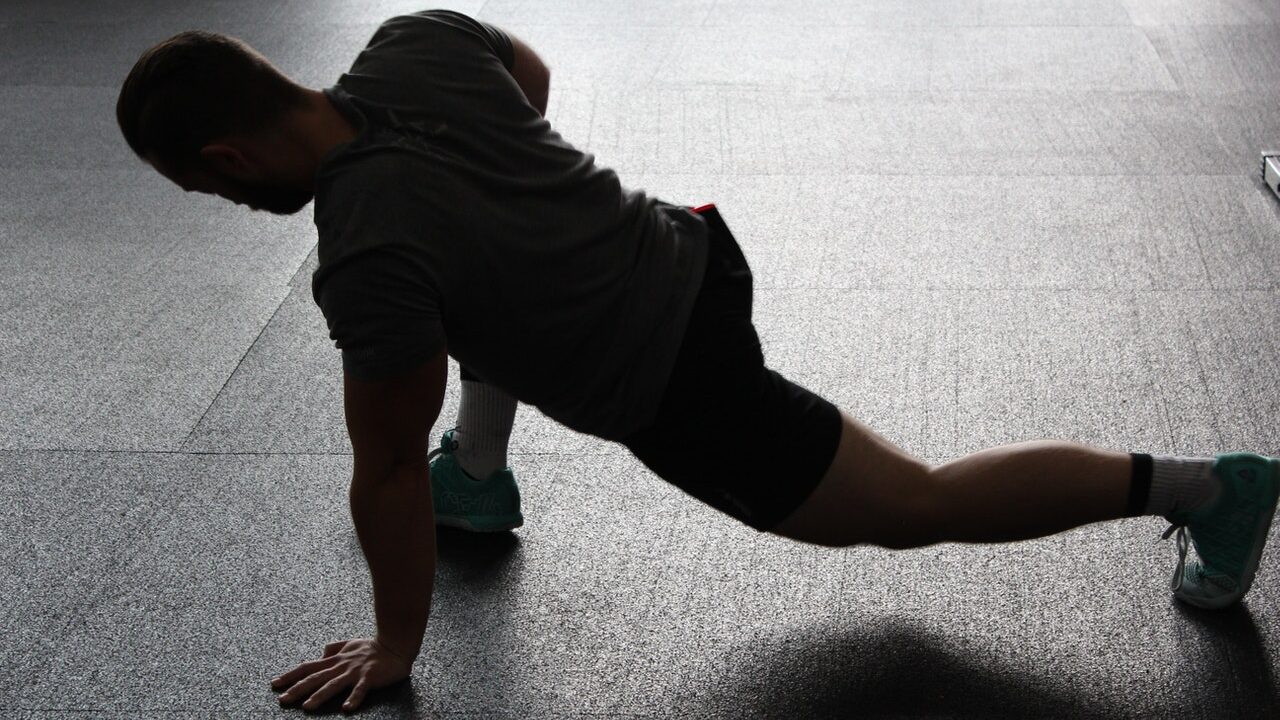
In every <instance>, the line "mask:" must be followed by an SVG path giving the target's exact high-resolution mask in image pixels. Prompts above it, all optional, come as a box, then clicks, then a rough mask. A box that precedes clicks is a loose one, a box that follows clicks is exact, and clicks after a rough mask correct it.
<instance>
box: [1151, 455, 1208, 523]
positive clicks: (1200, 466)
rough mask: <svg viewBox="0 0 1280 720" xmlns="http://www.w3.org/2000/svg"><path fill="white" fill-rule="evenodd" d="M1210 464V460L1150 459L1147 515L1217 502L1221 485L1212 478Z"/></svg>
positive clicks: (1167, 457)
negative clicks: (1149, 490)
mask: <svg viewBox="0 0 1280 720" xmlns="http://www.w3.org/2000/svg"><path fill="white" fill-rule="evenodd" d="M1213 463H1214V460H1213V458H1182V457H1171V456H1160V455H1152V456H1151V494H1150V495H1148V496H1147V507H1146V510H1145V512H1146V514H1148V515H1169V514H1172V513H1175V512H1179V513H1180V512H1186V511H1187V510H1194V509H1195V508H1198V507H1201V506H1203V505H1207V504H1209V503H1211V502H1213V501H1215V500H1217V499H1218V495H1220V494H1221V492H1222V483H1221V482H1219V480H1218V478H1217V476H1216V475H1214V474H1213Z"/></svg>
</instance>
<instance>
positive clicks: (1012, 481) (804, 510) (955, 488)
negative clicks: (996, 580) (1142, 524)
mask: <svg viewBox="0 0 1280 720" xmlns="http://www.w3.org/2000/svg"><path fill="white" fill-rule="evenodd" d="M843 419H844V428H843V431H842V434H841V438H840V446H839V449H838V450H837V451H836V457H835V460H834V461H833V463H832V465H831V468H830V469H829V470H828V471H827V474H826V476H825V477H824V478H823V479H822V482H821V483H820V484H819V485H818V487H817V489H816V490H815V491H814V493H813V494H812V495H811V496H810V497H809V498H808V499H807V500H806V501H805V503H804V504H803V505H801V506H800V508H798V509H797V510H796V511H795V512H794V513H792V515H791V516H789V517H788V518H786V519H785V520H783V521H782V522H781V523H780V524H779V525H778V526H776V527H775V528H773V530H772V532H774V533H777V534H779V535H782V536H785V537H790V538H793V539H796V540H801V541H804V542H812V543H817V544H822V545H832V546H844V545H854V544H859V543H872V544H876V545H883V546H885V547H891V548H910V547H919V546H923V545H930V544H933V543H937V542H948V541H957V542H1007V541H1011V540H1022V539H1027V538H1034V537H1041V536H1044V535H1051V534H1054V533H1057V532H1061V531H1063V530H1067V529H1070V528H1073V527H1077V526H1079V525H1084V524H1087V523H1092V522H1098V521H1101V520H1110V519H1115V518H1121V517H1125V505H1126V500H1127V497H1128V492H1129V483H1130V480H1131V477H1132V459H1131V456H1130V455H1129V454H1128V453H1122V452H1114V451H1109V450H1101V449H1096V448H1090V447H1088V446H1085V445H1079V444H1075V443H1068V442H1059V441H1051V440H1039V441H1033V442H1024V443H1017V444H1014V445H1006V446H1004V447H999V448H992V449H989V450H983V451H981V452H978V453H974V454H972V455H969V456H967V457H963V458H960V459H958V460H955V461H952V462H949V463H947V464H945V465H941V466H936V467H935V466H930V465H928V464H927V463H925V462H923V461H921V460H918V459H916V458H914V457H912V456H910V455H908V454H907V453H905V452H903V451H902V450H901V449H899V448H898V447H896V446H894V445H893V444H892V443H890V442H889V441H888V440H886V439H885V438H883V437H882V436H880V435H879V434H877V433H876V432H875V431H873V430H872V429H871V428H869V427H867V426H866V425H865V424H863V423H861V422H859V421H857V420H855V419H853V418H852V417H849V416H848V415H843Z"/></svg>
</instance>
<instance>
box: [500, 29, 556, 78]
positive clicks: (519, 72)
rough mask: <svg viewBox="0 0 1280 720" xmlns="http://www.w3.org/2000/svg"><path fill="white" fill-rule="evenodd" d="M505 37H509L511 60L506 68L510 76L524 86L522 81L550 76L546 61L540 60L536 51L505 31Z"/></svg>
mask: <svg viewBox="0 0 1280 720" xmlns="http://www.w3.org/2000/svg"><path fill="white" fill-rule="evenodd" d="M507 37H509V38H511V49H512V61H511V67H509V68H507V69H508V70H510V71H511V75H512V77H514V78H515V79H516V82H518V83H520V86H521V87H524V81H523V80H522V79H521V78H525V79H528V80H538V79H544V78H548V77H550V76H551V71H550V70H548V69H547V66H546V63H544V62H542V58H540V57H538V53H536V52H534V51H533V48H531V47H529V46H528V45H527V44H525V42H524V41H523V40H521V39H520V38H518V37H516V36H515V35H512V34H511V33H507Z"/></svg>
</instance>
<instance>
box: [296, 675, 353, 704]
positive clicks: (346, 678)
mask: <svg viewBox="0 0 1280 720" xmlns="http://www.w3.org/2000/svg"><path fill="white" fill-rule="evenodd" d="M351 682H352V678H351V672H350V671H348V672H344V673H340V674H339V675H337V676H336V677H334V678H332V679H331V680H329V682H327V683H325V684H324V685H323V686H321V687H320V689H319V690H317V691H315V692H313V693H311V697H309V698H307V701H306V702H304V703H302V709H303V710H315V709H316V708H318V707H320V706H321V705H323V704H325V701H327V700H328V699H329V698H331V697H333V696H334V695H336V694H337V692H338V691H339V690H341V689H343V688H345V687H347V686H349V685H351Z"/></svg>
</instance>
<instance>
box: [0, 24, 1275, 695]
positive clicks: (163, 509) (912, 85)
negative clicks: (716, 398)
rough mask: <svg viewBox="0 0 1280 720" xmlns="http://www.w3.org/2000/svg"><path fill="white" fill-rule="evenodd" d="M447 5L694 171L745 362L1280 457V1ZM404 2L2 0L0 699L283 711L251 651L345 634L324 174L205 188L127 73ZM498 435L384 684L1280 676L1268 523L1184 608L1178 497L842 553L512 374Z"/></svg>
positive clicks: (733, 690) (555, 99) (1233, 691)
mask: <svg viewBox="0 0 1280 720" xmlns="http://www.w3.org/2000/svg"><path fill="white" fill-rule="evenodd" d="M447 7H451V8H453V9H457V10H461V11H463V12H466V13H469V14H472V15H474V16H477V17H480V18H482V19H485V20H488V21H490V22H493V23H495V24H498V25H500V26H502V27H505V28H507V29H508V30H510V31H511V32H512V33H514V34H516V35H517V36H519V37H521V38H523V39H525V40H527V41H528V42H529V43H530V44H532V45H533V46H534V47H535V48H536V49H537V50H538V51H539V53H540V54H542V55H543V57H544V58H545V59H546V61H547V63H548V65H549V66H550V67H551V68H552V75H553V80H552V90H551V97H550V104H549V108H548V116H549V119H550V120H551V122H552V123H553V125H554V126H555V127H556V128H557V129H558V130H560V132H561V133H562V134H563V135H564V136H565V137H566V138H567V139H568V140H570V141H571V142H573V143H574V144H575V145H577V146H579V147H582V148H583V149H585V150H588V151H590V152H593V153H595V154H596V158H597V161H598V162H600V163H601V164H604V165H608V166H611V167H614V168H616V169H617V170H618V172H619V174H620V175H621V176H622V178H623V182H624V184H626V185H628V186H631V187H642V188H644V189H646V190H648V191H649V192H651V193H653V194H655V195H657V196H659V197H662V198H663V199H667V200H670V201H673V202H681V203H687V204H698V203H703V202H716V203H717V204H718V205H719V207H720V209H721V211H722V213H723V215H724V217H725V218H726V220H727V221H728V223H729V225H730V227H731V228H732V229H733V230H734V233H735V234H736V236H737V238H738V240H739V242H740V243H741V244H742V246H743V248H744V250H745V251H746V254H747V257H748V258H749V259H750V261H751V264H752V266H753V269H754V271H755V274H756V278H757V281H756V282H757V295H756V317H757V325H758V327H759V330H760V334H761V336H762V338H763V342H764V345H765V351H766V356H767V357H768V359H769V362H770V363H771V365H773V366H774V367H776V368H778V369H779V370H781V371H782V372H784V373H785V374H787V375H788V376H790V377H792V378H793V379H795V380H796V381H798V382H800V383H802V384H804V385H807V386H808V387H811V388H812V389H814V390H816V391H818V392H820V393H822V394H824V395H825V396H827V397H829V398H830V399H832V400H833V401H835V402H836V403H837V404H839V405H840V406H841V407H843V408H844V409H846V410H848V411H849V412H851V413H852V414H854V415H855V416H857V417H859V418H860V419H862V420H863V421H865V422H867V423H868V424H870V425H871V426H872V427H874V428H876V429H877V430H878V431H879V432H881V433H882V434H884V435H885V436H886V437H888V438H890V439H891V440H893V441H895V442H897V443H899V444H900V445H902V446H903V447H904V448H906V449H907V450H909V451H911V452H913V453H915V454H917V455H918V456H920V457H922V458H924V459H926V460H928V461H930V462H934V463H941V462H945V461H946V460H949V459H952V458H955V457H958V456H960V455H963V454H967V453H970V452H973V451H976V450H979V449H982V448H984V447H988V446H992V445H998V444H1004V443H1010V442H1017V441H1022V440H1031V439H1039V438H1057V439H1063V440H1074V441H1079V442H1087V443H1091V444H1097V445H1101V446H1105V447H1109V448H1112V449H1116V450H1123V451H1145V452H1152V453H1176V454H1187V455H1209V454H1214V453H1217V452H1222V451H1228V450H1251V451H1255V452H1261V453H1265V454H1270V455H1280V438H1278V437H1277V432H1276V417H1277V410H1278V409H1280V407H1278V406H1280V386H1278V383H1280V380H1278V378H1280V334H1278V333H1277V332H1276V328H1277V325H1280V295H1278V294H1277V289H1278V288H1280V283H1278V282H1277V280H1276V270H1275V268H1277V267H1280V202H1277V200H1276V199H1275V198H1274V197H1271V196H1270V194H1269V193H1268V192H1267V191H1266V189H1265V188H1264V186H1263V185H1262V184H1261V182H1260V180H1259V178H1258V153H1259V151H1261V150H1263V149H1266V148H1267V146H1269V145H1271V146H1280V112H1278V110H1280V86H1278V85H1277V84H1276V78H1277V77H1280V75H1278V74H1277V70H1276V68H1277V67H1278V66H1280V4H1278V3H1276V2H1275V0H1231V1H1229V2H1223V1H1220V0H1057V1H1055V2H1052V3H1050V2H1037V1H1035V0H1026V1H1025V2H1018V1H1016V0H946V1H943V0H920V1H914V0H913V1H907V0H902V1H899V0H848V1H845V2H840V1H836V0H828V1H826V2H819V1H817V0H811V1H809V2H783V1H780V0H750V1H745V0H744V1H742V2H724V1H722V2H716V1H714V0H655V1H653V2H646V3H630V2H617V1H612V2H595V1H589V0H540V1H538V2H533V1H531V0H530V1H523V0H489V1H488V2H484V1H483V0H473V1H470V2H456V3H450V4H449V5H447ZM417 9H421V6H419V5H418V4H416V3H410V2H407V1H404V0H377V1H376V2H354V1H351V2H339V1H338V0H312V1H304V0H292V1H289V2H270V3H268V2H258V1H256V0H222V1H220V2H216V3H205V2H193V1H191V0H187V1H184V2H171V1H168V0H148V1H138V2H125V1H124V0H122V1H121V2H112V3H90V2H74V1H72V0H53V1H50V0H39V1H37V0H6V2H4V3H3V4H0V252H3V262H2V263H0V308H3V313H4V315H3V322H0V367H2V368H3V373H2V374H0V397H2V398H3V402H0V520H3V526H4V528H5V529H4V531H3V533H0V554H2V556H3V561H2V562H0V613H2V614H3V619H4V627H5V628H6V629H7V631H8V632H7V637H6V638H5V642H3V643H0V708H3V710H0V714H3V715H4V716H5V717H16V718H19V719H20V720H34V719H36V718H40V719H44V718H64V717H65V718H84V717H107V718H138V717H143V718H153V717H154V718H161V717H163V718H172V717H217V718H223V717H231V718H240V717H246V718H248V717H253V718H259V717H261V718H267V717H281V716H290V717H292V716H300V715H302V712H301V711H300V710H295V709H288V710H281V709H279V708H278V707H276V704H275V700H274V696H273V694H272V693H271V692H270V691H269V689H268V687H267V682H268V680H269V678H270V677H272V676H273V675H274V674H276V673H278V672H280V671H281V670H284V669H287V668H290V667H292V666H293V664H295V663H296V662H298V661H300V660H302V659H304V658H307V657H309V656H311V655H312V654H314V653H316V652H317V651H318V650H319V648H320V647H321V645H322V644H323V643H325V642H328V641H330V640H333V639H337V638H341V637H348V636H351V635H358V634H364V633H366V632H368V631H369V629H370V620H371V612H370V605H369V598H370V591H369V582H368V577H367V574H366V571H365V568H364V565H363V559H362V556H361V554H360V551H359V548H358V545H357V543H356V539H355V536H354V532H353V530H352V527H351V521H350V518H349V516H348V513H347V509H346V483H347V480H348V478H349V473H350V470H351V455H350V449H349V445H348V443H347V437H346V430H345V426H344V424H343V417H342V405H341V396H340V392H339V391H340V386H341V372H340V360H339V356H338V353H337V351H336V350H335V349H334V348H333V347H332V344H331V342H330V341H329V340H328V338H327V333H326V329H325V325H324V320H323V318H322V316H321V315H320V312H319V310H318V309H317V308H316V307H315V305H314V304H313V302H312V299H311V295H310V287H309V280H310V272H311V270H312V269H313V268H314V265H315V256H314V247H315V241H316V238H315V231H314V227H313V225H312V221H311V217H310V212H309V210H307V211H304V212H302V213H299V214H298V215H296V216H292V217H288V218H278V217H269V216H260V214H251V213H248V212H247V211H242V210H241V209H240V208H237V207H234V206H230V205H229V204H227V203H224V202H222V201H218V200H216V199H213V198H209V197H205V196H184V194H183V193H181V192H180V191H179V190H178V189H177V188H175V187H172V186H170V185H168V184H167V183H166V182H165V181H164V180H163V179H162V178H161V177H159V176H158V175H156V174H154V173H153V172H151V171H150V169H149V168H147V167H145V166H143V165H142V164H140V163H139V161H137V160H136V158H134V157H132V156H131V155H130V153H129V151H128V148H127V147H126V145H125V144H124V142H123V140H122V139H121V138H120V136H119V131H118V129H117V127H116V124H115V118H114V112H113V109H114V103H115V98H116V95H117V92H118V87H119V83H120V81H121V80H122V79H123V78H124V76H125V74H126V73H127V72H128V69H129V67H130V66H131V64H132V63H133V61H134V59H136V57H137V55H138V54H139V53H140V52H141V51H142V50H143V49H145V48H146V47H148V46H149V45H150V44H152V43H154V42H156V41H158V40H160V39H163V38H164V37H167V36H168V35H170V34H172V33H174V32H177V31H179V30H182V29H187V28H191V27H197V28H204V29H212V30H219V31H222V32H227V33H230V34H234V35H237V36H239V37H242V38H244V39H245V40H247V41H248V42H250V43H251V44H252V45H254V46H255V47H257V48H259V49H260V50H261V51H263V52H264V53H265V54H266V55H267V56H268V57H270V58H272V59H273V60H275V61H276V62H277V63H278V64H279V65H280V66H281V67H282V68H283V69H284V70H285V71H286V72H288V73H289V74H291V75H293V76H294V77H296V78H297V79H298V80H299V81H300V82H303V83H304V84H307V85H309V86H311V87H322V86H327V85H329V84H332V82H333V81H334V80H336V78H337V76H338V75H339V74H340V73H341V72H342V71H343V70H345V69H346V67H347V66H348V64H349V62H350V60H351V58H352V57H353V56H354V54H355V53H356V51H357V50H359V48H360V47H362V45H363V43H364V42H365V41H366V40H367V38H368V37H369V36H370V35H371V33H372V32H373V29H374V28H375V27H376V26H377V24H378V23H379V22H380V21H381V20H383V19H385V18H386V17H389V16H391V15H393V14H396V13H398V12H405V11H412V10H417ZM451 372H456V368H454V369H453V370H452V371H451ZM451 378H456V375H451ZM457 401H458V395H457V387H456V382H451V386H450V388H449V392H448V396H447V398H446V404H445V409H444V413H443V415H442V418H444V420H443V421H442V422H451V421H452V418H453V413H454V412H455V410H456V406H457ZM786 451H787V449H786V448H785V447H778V448H761V452H786ZM512 464H513V466H514V467H515V470H516V473H517V477H518V478H519V479H520V484H521V489H522V492H523V494H524V512H525V515H526V518H527V523H526V525H525V526H524V527H522V528H520V529H519V530H517V531H515V532H514V533H508V534H502V535H499V536H496V537H493V536H487V537H481V536H474V535H469V534H466V533H461V532H457V531H449V530H442V531H441V533H440V544H439V555H440V568H439V572H438V578H437V590H436V596H435V604H434V612H433V615H432V618H431V625H430V628H429V632H428V636H427V641H426V645H425V647H424V650H423V654H422V656H421V658H420V659H419V661H418V663H417V666H416V670H415V672H414V675H413V677H412V680H411V682H410V683H407V684H402V685H400V686H398V687H396V688H393V689H389V690H387V691H384V692H381V693H379V694H377V695H376V696H375V698H374V699H375V702H374V704H373V705H372V707H371V709H370V710H369V711H368V712H367V716H369V717H378V718H399V717H441V718H458V717H475V718H525V717H539V718H582V717H602V718H604V717H607V718H623V717H636V718H650V717H653V718H695V717H697V718H726V719H728V718H756V717H760V718H765V717H768V718H784V717H785V718H810V717H813V718H819V717H821V718H826V717H854V716H863V715H867V716H879V717H917V716H929V717H951V716H954V717H988V716H1008V717H1026V716H1045V717H1141V718H1149V717H1178V718H1218V717H1230V718H1243V717H1276V716H1278V715H1280V702H1277V692H1276V681H1275V679H1274V677H1273V675H1274V674H1275V673H1276V671H1277V668H1278V666H1280V653H1278V651H1277V642H1280V639H1278V638H1277V631H1278V630H1280V562H1277V561H1276V557H1275V555H1274V553H1271V554H1269V555H1268V556H1266V557H1265V558H1264V562H1263V566H1262V568H1261V570H1260V572H1259V575H1258V578H1257V581H1256V585H1255V587H1254V590H1253V592H1252V593H1251V594H1250V596H1249V597H1248V598H1247V600H1246V602H1245V603H1244V604H1243V605H1241V606H1239V607H1237V608H1235V609H1233V610H1231V611H1228V612H1222V613H1204V612H1199V611H1194V610H1189V609H1187V608H1186V607H1184V606H1182V605H1181V604H1179V603H1178V602H1176V601H1175V600H1174V599H1173V598H1172V596H1171V594H1170V592H1169V589H1168V581H1169V575H1170V573H1171V571H1172V569H1173V564H1174V560H1175V557H1176V553H1175V550H1174V548H1173V547H1172V543H1171V542H1167V543H1163V544H1162V543H1159V542H1158V538H1159V533H1160V532H1161V531H1162V530H1163V529H1164V527H1165V524H1164V523H1163V521H1161V520H1160V519H1159V518H1154V517H1149V518H1135V519H1129V520H1124V521H1119V522H1114V523H1103V524H1096V525H1091V526H1086V527H1082V528H1078V529H1076V530H1072V531H1069V532H1066V533H1063V534H1060V535H1057V536H1052V537H1048V538H1043V539H1040V540H1036V541H1032V542H1026V543H1020V544H1012V545H964V544H941V545H935V546H932V547H929V548H924V549H919V550H912V551H905V552H890V551H886V550H883V549H878V548H872V547H867V548H861V547H860V548H851V549H843V550H836V549H828V548H820V547H812V546H804V545H801V544H798V543H794V542H791V541H787V540H783V539H780V538H776V537H770V536H765V535H760V534H758V533H756V532H755V531H753V530H751V529H749V528H747V527H745V526H741V525H739V524H737V523H736V522H735V521H733V520H731V519H729V518H727V517H724V516H721V515H718V514H717V513H716V512H715V511H713V510H711V509H709V508H707V507H706V506H702V505H700V504H698V503H697V502H696V501H694V500H692V499H690V498H688V497H687V496H685V495H684V494H683V493H682V492H681V491H679V490H677V489H675V488H673V487H672V486H669V485H667V484H665V483H664V482H662V481H661V480H659V479H658V478H656V477H654V476H653V475H652V474H650V473H649V472H648V471H647V470H646V469H645V468H644V467H642V466H641V465H640V464H639V462H638V461H636V460H634V459H633V458H632V457H631V456H630V455H629V454H627V453H626V452H625V450H623V449H622V448H620V447H618V446H614V445H610V444H608V443H605V442H602V441H599V440H596V439H594V438H591V437H587V436H583V435H579V434H575V433H573V432H570V431H568V430H566V429H564V428H562V427H560V426H558V425H556V424H555V423H553V422H551V421H549V420H547V419H546V418H544V417H541V416H540V415H538V414H537V413H536V412H535V411H532V410H530V409H529V408H524V407H522V408H521V410H520V412H519V415H518V417H517V429H516V434H515V437H514V438H513V441H512ZM1028 481H1029V482H1034V481H1035V479H1034V478H1028Z"/></svg>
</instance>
